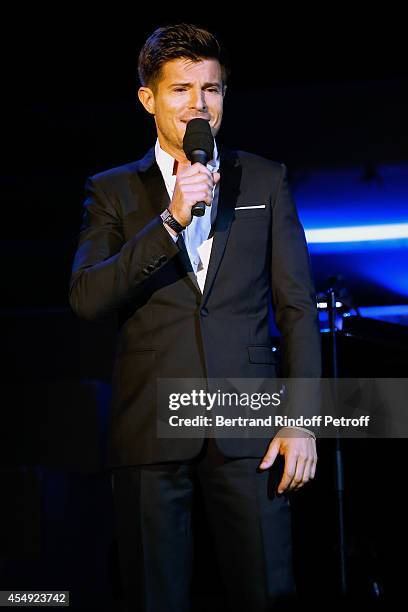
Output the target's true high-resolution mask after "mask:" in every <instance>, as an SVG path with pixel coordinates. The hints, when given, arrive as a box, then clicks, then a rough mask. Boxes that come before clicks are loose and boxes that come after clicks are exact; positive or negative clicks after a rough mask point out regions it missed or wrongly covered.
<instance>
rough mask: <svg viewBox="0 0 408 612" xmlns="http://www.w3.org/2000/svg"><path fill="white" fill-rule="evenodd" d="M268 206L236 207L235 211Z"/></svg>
mask: <svg viewBox="0 0 408 612" xmlns="http://www.w3.org/2000/svg"><path fill="white" fill-rule="evenodd" d="M265 207H266V204H257V205H256V206H236V207H235V210H252V209H253V208H265Z"/></svg>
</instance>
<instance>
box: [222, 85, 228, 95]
mask: <svg viewBox="0 0 408 612" xmlns="http://www.w3.org/2000/svg"><path fill="white" fill-rule="evenodd" d="M226 93H227V86H226V85H223V86H222V97H223V98H225V94H226Z"/></svg>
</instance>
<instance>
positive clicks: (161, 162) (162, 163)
mask: <svg viewBox="0 0 408 612" xmlns="http://www.w3.org/2000/svg"><path fill="white" fill-rule="evenodd" d="M154 153H155V156H156V162H157V165H158V166H159V168H160V170H161V173H162V175H163V177H165V179H170V178H171V177H172V176H173V166H174V157H172V156H171V155H170V154H169V153H167V152H166V151H163V149H162V148H161V146H160V143H159V139H158V138H157V140H156V144H155V147H154ZM219 167H220V155H219V153H218V149H217V143H216V142H215V140H214V152H213V157H212V159H211V160H210V161H209V162H208V164H207V168H208V169H209V170H211V172H216V171H217V170H218V169H219Z"/></svg>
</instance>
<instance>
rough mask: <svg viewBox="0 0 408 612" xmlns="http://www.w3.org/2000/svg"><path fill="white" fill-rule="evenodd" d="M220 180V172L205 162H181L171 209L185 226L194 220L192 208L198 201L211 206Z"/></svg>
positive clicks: (174, 215)
mask: <svg viewBox="0 0 408 612" xmlns="http://www.w3.org/2000/svg"><path fill="white" fill-rule="evenodd" d="M219 180H220V174H219V172H214V173H211V172H210V171H209V170H208V168H207V166H203V164H199V163H196V164H193V165H191V164H190V162H185V163H179V166H178V171H177V177H176V185H175V188H174V193H173V198H172V200H171V202H170V205H169V211H170V212H171V214H172V215H173V217H174V218H175V219H176V220H177V221H178V222H179V223H180V224H181V225H183V226H184V227H187V225H189V224H190V223H191V221H192V215H191V209H192V208H193V206H194V204H197V202H205V203H206V205H207V206H211V203H212V200H213V189H214V187H215V185H216V184H217V183H218V181H219Z"/></svg>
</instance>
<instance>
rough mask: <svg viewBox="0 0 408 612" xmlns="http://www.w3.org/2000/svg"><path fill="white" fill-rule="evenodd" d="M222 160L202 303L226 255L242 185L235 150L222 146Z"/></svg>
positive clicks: (205, 299)
mask: <svg viewBox="0 0 408 612" xmlns="http://www.w3.org/2000/svg"><path fill="white" fill-rule="evenodd" d="M220 160H221V163H220V174H221V180H220V193H219V197H218V208H217V217H216V220H215V230H214V240H213V245H212V249H211V257H210V261H209V264H208V270H207V276H206V279H205V285H204V292H203V298H202V305H204V304H205V303H206V301H207V299H208V296H209V293H210V291H211V288H212V286H213V283H214V280H215V276H216V274H217V271H218V268H219V266H220V263H221V260H222V257H223V255H224V251H225V247H226V245H227V241H228V236H229V232H230V229H231V223H232V220H233V217H234V208H235V203H236V201H237V199H238V195H239V192H240V185H241V175H242V167H241V165H240V163H239V160H238V157H237V156H236V154H235V152H233V151H228V150H227V149H224V148H220Z"/></svg>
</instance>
